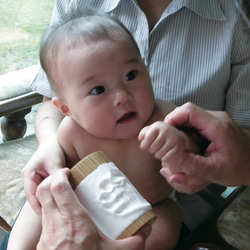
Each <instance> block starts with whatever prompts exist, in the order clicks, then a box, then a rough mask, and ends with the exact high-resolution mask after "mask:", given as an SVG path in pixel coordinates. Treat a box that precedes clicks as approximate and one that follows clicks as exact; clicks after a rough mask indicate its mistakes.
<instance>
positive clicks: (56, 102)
mask: <svg viewBox="0 0 250 250" xmlns="http://www.w3.org/2000/svg"><path fill="white" fill-rule="evenodd" d="M52 103H53V104H54V105H55V106H56V107H57V108H58V109H59V110H60V111H61V112H62V114H63V115H65V116H69V108H68V106H67V105H65V104H64V103H63V101H62V100H61V99H60V98H59V97H57V96H55V97H53V98H52Z"/></svg>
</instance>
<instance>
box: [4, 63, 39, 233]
mask: <svg viewBox="0 0 250 250" xmlns="http://www.w3.org/2000/svg"><path fill="white" fill-rule="evenodd" d="M38 69H39V67H38V66H37V65H35V66H31V67H28V68H26V69H23V70H18V71H14V72H10V73H7V74H4V75H1V76H0V123H1V132H0V135H1V137H2V138H0V227H1V228H2V229H3V230H5V231H9V230H10V228H11V227H10V225H12V224H13V222H14V219H15V218H16V216H17V214H18V212H19V210H20V208H21V207H22V204H23V202H24V200H25V198H24V191H23V182H22V177H21V169H22V168H23V167H24V166H25V164H26V163H27V161H28V160H29V158H30V157H31V155H32V154H33V153H34V152H35V150H36V148H37V142H36V139H35V136H34V134H33V135H29V136H25V137H24V135H25V133H26V129H27V122H26V118H27V117H28V116H30V117H29V120H30V121H29V123H30V127H32V128H33V126H34V116H35V113H36V110H37V108H38V107H36V108H35V109H34V108H33V109H32V106H33V107H34V105H35V104H38V103H40V102H41V101H42V96H41V95H39V94H36V93H35V92H33V91H32V81H33V80H34V78H35V76H36V74H37V72H38ZM31 111H32V112H31ZM30 112H31V113H30ZM22 137H23V138H22Z"/></svg>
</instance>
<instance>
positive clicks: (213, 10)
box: [101, 0, 227, 21]
mask: <svg viewBox="0 0 250 250" xmlns="http://www.w3.org/2000/svg"><path fill="white" fill-rule="evenodd" d="M122 1H123V0H112V1H110V0H104V1H102V4H101V5H102V10H103V11H105V12H110V11H112V10H114V9H115V8H116V7H117V6H118V5H119V4H120V3H121V2H122ZM131 1H132V2H134V3H136V2H137V1H136V0H131ZM184 7H185V8H188V9H190V10H191V11H193V12H195V13H196V14H197V15H199V16H201V17H203V18H206V19H211V20H217V21H225V20H227V18H226V16H225V14H224V11H223V10H222V8H221V6H220V3H219V1H218V0H205V1H203V0H172V2H171V3H170V5H169V7H168V8H167V9H166V11H165V12H164V14H163V15H164V16H165V17H166V16H169V15H171V14H173V13H175V12H177V11H178V10H180V9H181V8H184Z"/></svg>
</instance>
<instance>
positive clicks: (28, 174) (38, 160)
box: [22, 97, 65, 214]
mask: <svg viewBox="0 0 250 250" xmlns="http://www.w3.org/2000/svg"><path fill="white" fill-rule="evenodd" d="M47 111H49V112H47ZM62 118H63V116H62V114H61V113H60V111H59V110H58V109H57V108H56V107H54V105H53V104H52V102H51V99H49V98H46V97H44V100H43V104H42V106H41V107H40V109H39V110H38V113H37V116H36V120H35V126H36V137H37V141H38V143H39V147H38V149H37V150H36V152H35V153H34V155H33V156H32V157H31V158H30V160H29V161H28V163H27V164H26V166H25V167H24V168H23V170H22V176H23V180H24V190H25V194H26V199H27V200H28V201H29V203H30V204H31V206H32V208H33V209H34V210H35V211H36V213H37V214H40V208H41V207H40V204H39V202H38V201H37V199H36V196H35V193H36V189H37V186H38V185H39V184H40V183H41V181H42V180H43V179H44V178H45V177H47V176H49V175H50V174H52V173H53V172H54V171H55V170H56V169H58V168H62V167H65V156H64V153H63V151H62V149H61V147H60V145H59V144H58V141H57V128H58V126H59V124H60V122H61V120H62Z"/></svg>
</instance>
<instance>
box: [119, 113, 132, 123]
mask: <svg viewBox="0 0 250 250" xmlns="http://www.w3.org/2000/svg"><path fill="white" fill-rule="evenodd" d="M135 116H136V112H129V113H126V114H125V115H123V116H122V117H121V118H120V119H119V120H118V121H117V123H126V122H130V121H131V120H133V119H134V118H135Z"/></svg>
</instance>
